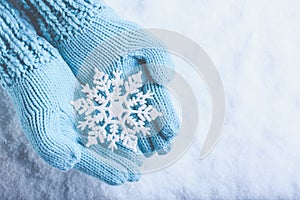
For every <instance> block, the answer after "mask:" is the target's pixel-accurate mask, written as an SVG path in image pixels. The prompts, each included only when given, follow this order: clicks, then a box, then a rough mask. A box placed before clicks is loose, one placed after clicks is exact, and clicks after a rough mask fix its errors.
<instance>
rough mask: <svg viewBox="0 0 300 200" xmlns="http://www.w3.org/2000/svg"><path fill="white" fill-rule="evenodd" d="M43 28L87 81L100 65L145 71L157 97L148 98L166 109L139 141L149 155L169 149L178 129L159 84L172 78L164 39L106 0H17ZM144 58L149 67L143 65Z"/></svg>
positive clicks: (128, 71)
mask: <svg viewBox="0 0 300 200" xmlns="http://www.w3.org/2000/svg"><path fill="white" fill-rule="evenodd" d="M17 2H18V6H19V7H21V8H22V9H23V10H25V12H27V13H28V16H29V17H30V18H31V20H32V23H33V24H34V26H35V27H36V29H37V30H38V32H39V34H41V35H42V36H44V37H45V38H46V39H47V40H48V41H49V42H50V43H51V44H53V45H54V46H55V47H56V48H57V49H58V50H59V52H60V54H61V55H62V57H63V58H64V59H65V60H66V62H67V63H68V65H69V66H70V67H71V70H72V71H73V73H74V74H75V76H76V77H77V78H78V79H79V80H80V81H81V82H82V83H88V82H90V81H91V80H92V75H93V72H94V69H95V68H98V69H100V70H101V71H104V72H105V73H108V74H109V73H112V72H113V71H116V70H121V71H122V72H123V74H124V75H125V76H126V77H127V76H129V75H132V74H133V73H136V71H137V69H140V70H141V71H142V72H143V79H144V81H145V82H150V84H151V85H150V86H145V87H144V89H149V90H151V92H154V93H155V100H154V101H149V102H148V103H149V104H151V105H153V106H154V107H156V108H158V110H160V111H161V112H162V113H163V117H161V118H159V119H158V120H157V121H156V122H155V123H153V124H149V126H151V127H152V132H151V137H141V138H140V139H139V141H138V144H139V147H140V149H141V150H142V151H143V152H144V153H145V155H147V156H150V155H152V154H153V152H156V151H157V152H158V153H160V154H165V153H167V152H168V151H169V150H170V141H171V139H173V138H174V136H175V135H176V133H177V132H178V129H179V120H178V117H177V114H176V113H175V111H174V108H173V106H172V102H171V100H170V96H169V93H168V92H167V91H166V89H165V88H164V87H163V86H161V85H159V84H164V83H167V82H168V81H170V79H171V78H172V75H173V73H172V70H170V69H171V68H172V67H173V63H172V61H171V59H170V57H169V55H168V52H167V51H166V49H165V48H164V47H163V45H162V44H161V43H160V42H159V41H158V40H156V39H155V38H154V37H153V36H151V35H150V34H149V33H147V32H146V31H144V30H142V29H141V28H140V27H139V26H137V25H136V24H134V23H131V22H128V21H124V20H122V19H120V18H119V17H118V16H117V15H116V13H114V11H113V10H112V9H111V8H109V7H107V6H106V5H105V4H104V3H103V2H102V1H97V3H95V2H94V1H93V0H59V1H53V0H18V1H17ZM141 63H144V64H145V65H146V67H145V66H144V67H141Z"/></svg>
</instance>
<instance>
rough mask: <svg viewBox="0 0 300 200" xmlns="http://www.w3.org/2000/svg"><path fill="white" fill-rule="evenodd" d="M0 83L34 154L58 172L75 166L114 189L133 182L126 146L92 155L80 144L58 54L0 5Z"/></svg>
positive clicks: (67, 76) (134, 164)
mask: <svg viewBox="0 0 300 200" xmlns="http://www.w3.org/2000/svg"><path fill="white" fill-rule="evenodd" d="M0 9H1V12H0V49H1V51H0V83H1V84H2V85H3V87H4V88H5V89H6V91H7V93H8V94H9V95H10V97H11V99H12V100H13V102H14V105H15V108H16V111H17V115H18V117H19V119H20V122H21V126H22V128H23V130H24V132H25V134H26V136H27V138H28V139H29V141H30V143H31V144H32V146H33V148H34V150H35V151H36V152H37V153H38V155H39V156H40V157H41V158H42V159H43V160H45V161H46V162H47V163H48V164H50V165H52V166H53V167H56V168H58V169H61V170H68V169H71V168H73V167H74V168H76V169H78V170H80V171H82V172H84V173H86V174H89V175H92V176H94V177H96V178H99V179H101V180H103V181H105V182H106V183H109V184H112V185H117V184H121V183H123V182H125V181H135V180H137V179H138V174H136V173H135V172H137V169H138V167H139V166H140V165H141V161H140V160H139V158H138V156H137V155H136V154H134V153H133V152H132V151H129V150H128V149H126V148H119V149H118V152H115V153H112V152H111V151H110V152H108V150H107V149H106V148H103V149H101V147H98V148H100V149H99V150H98V151H97V152H99V153H100V154H95V152H93V151H91V150H89V149H86V148H85V147H84V145H82V144H81V142H80V138H79V135H78V133H77V130H76V117H75V116H76V115H75V112H74V110H73V108H72V106H71V104H70V101H71V100H73V95H74V93H75V91H76V88H77V87H78V86H79V84H78V82H77V79H76V78H75V77H74V74H73V73H72V71H71V70H70V68H69V67H68V65H67V64H66V63H65V61H64V60H63V59H62V58H61V56H60V55H59V53H58V52H57V51H56V49H54V48H53V47H52V46H51V45H50V44H49V43H48V42H47V41H46V40H44V39H43V38H40V37H38V36H37V35H36V33H35V32H34V31H33V29H30V27H29V26H28V25H26V23H25V22H23V21H21V19H20V16H19V13H17V12H16V11H15V10H14V9H13V8H12V7H11V6H10V5H9V4H7V3H4V2H3V1H0Z"/></svg>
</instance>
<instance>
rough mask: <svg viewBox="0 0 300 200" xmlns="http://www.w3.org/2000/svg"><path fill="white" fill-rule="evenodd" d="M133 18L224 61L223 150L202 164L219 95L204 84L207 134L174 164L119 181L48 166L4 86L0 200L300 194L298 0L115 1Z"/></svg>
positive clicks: (202, 103)
mask: <svg viewBox="0 0 300 200" xmlns="http://www.w3.org/2000/svg"><path fill="white" fill-rule="evenodd" d="M107 3H108V4H109V5H111V6H112V7H113V8H115V9H116V10H117V12H118V13H119V14H120V15H121V16H122V17H124V18H126V19H128V20H132V21H135V22H137V23H139V24H141V25H143V26H144V27H156V28H157V27H158V28H165V29H170V30H174V31H177V32H179V33H182V34H185V35H186V36H188V37H190V38H192V39H193V40H195V41H196V42H197V43H198V44H199V45H201V46H202V47H203V48H204V49H205V50H206V51H207V53H208V54H209V56H210V57H211V58H212V60H213V61H214V62H215V64H216V66H217V68H218V70H219V73H220V74H221V77H222V80H223V83H224V87H225V92H226V98H227V102H226V106H227V111H226V119H225V124H224V128H223V135H222V137H221V139H220V141H219V143H218V144H217V146H216V148H215V149H214V151H213V152H212V154H210V156H209V157H207V158H206V159H204V160H199V159H198V156H199V153H200V145H201V143H202V142H203V136H204V135H205V134H206V132H207V129H208V127H209V120H210V119H209V117H210V116H211V110H210V108H209V106H210V99H209V95H208V92H207V90H206V88H205V87H204V85H203V84H200V86H199V94H200V95H202V98H201V100H199V107H200V110H201V111H202V113H201V118H200V119H201V127H200V130H199V131H200V133H199V135H200V137H198V139H197V140H196V141H195V143H194V144H193V146H192V147H191V149H190V150H189V151H188V152H187V153H186V154H185V155H184V157H182V158H181V159H180V160H179V161H178V162H176V163H175V164H174V165H172V166H171V167H168V168H166V169H164V170H161V171H159V172H156V173H152V174H147V175H144V176H143V177H142V178H141V180H140V181H139V182H138V183H126V184H124V185H122V186H118V187H112V186H109V185H106V184H104V183H102V182H100V181H98V180H96V179H94V178H92V177H88V176H86V175H84V174H81V173H79V172H77V171H75V170H71V171H68V172H62V171H59V170H56V169H54V168H52V167H50V166H48V165H47V164H45V163H44V162H43V161H42V160H41V159H40V158H38V156H37V155H36V154H35V153H34V151H33V149H32V148H31V146H30V144H29V143H28V141H27V139H26V137H25V136H24V134H23V133H22V131H21V129H20V127H19V125H18V121H17V118H16V114H15V112H14V109H13V107H12V103H11V101H10V100H9V98H8V97H7V95H5V93H4V91H3V90H2V89H1V90H0V96H1V98H0V199H1V200H2V199H3V200H5V199H13V200H15V199H29V200H30V199H232V198H238V199H241V198H243V199H279V198H281V199H299V198H300V172H299V167H300V147H299V142H300V128H299V124H300V117H299V111H300V81H299V75H300V69H299V67H300V56H299V52H300V45H299V44H300V37H299V35H300V27H299V24H300V12H299V6H300V3H299V1H296V0H294V1H292V0H286V1H279V0H227V1H224V0H210V1H207V0H198V1H196V0H185V1H179V0H164V1H159V0H141V1H137V0H131V1H122V0H110V1H108V0H107Z"/></svg>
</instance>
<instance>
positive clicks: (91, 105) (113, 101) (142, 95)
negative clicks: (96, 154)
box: [71, 69, 162, 152]
mask: <svg viewBox="0 0 300 200" xmlns="http://www.w3.org/2000/svg"><path fill="white" fill-rule="evenodd" d="M121 74H122V73H121V72H118V71H117V72H114V73H113V78H109V76H108V75H107V74H105V73H104V72H101V71H99V70H97V69H95V75H94V79H93V85H91V86H90V85H89V84H86V85H83V86H82V90H81V91H82V92H83V93H84V94H85V97H86V98H80V99H77V100H76V101H72V102H71V104H72V105H73V107H74V109H75V110H76V111H77V112H78V114H79V115H81V116H83V119H84V120H83V121H79V122H78V128H79V129H81V130H82V131H86V132H87V134H88V142H87V144H86V146H87V147H89V146H91V145H95V144H98V143H99V142H100V143H104V142H105V141H107V142H109V146H108V148H109V149H111V150H112V151H113V150H115V149H117V145H116V143H118V142H121V144H122V145H123V146H125V147H127V148H129V149H132V150H133V151H135V152H136V151H137V140H138V134H139V133H141V134H142V135H143V136H147V135H150V128H149V127H147V126H146V124H147V122H151V121H153V120H155V119H156V118H157V117H160V116H162V114H161V113H160V112H158V111H157V110H156V109H155V108H154V107H153V106H151V105H148V104H147V100H149V99H153V93H151V92H149V91H146V92H143V91H141V87H142V85H143V84H142V72H139V73H137V74H134V75H132V76H129V77H128V78H127V80H124V79H123V78H121Z"/></svg>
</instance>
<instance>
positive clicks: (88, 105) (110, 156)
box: [0, 0, 179, 185]
mask: <svg viewBox="0 0 300 200" xmlns="http://www.w3.org/2000/svg"><path fill="white" fill-rule="evenodd" d="M12 4H13V5H12ZM16 8H17V9H18V10H21V12H22V14H25V15H27V17H28V18H29V19H30V23H31V24H29V23H28V21H26V20H25V19H24V18H22V17H21V15H20V13H19V11H17V9H16ZM0 9H1V12H0V48H1V51H0V82H1V83H2V85H3V87H4V88H5V89H6V91H7V93H8V94H9V95H10V97H11V99H12V100H13V102H14V105H15V108H16V111H17V115H18V117H19V119H20V123H21V125H22V128H23V130H24V133H25V134H26V136H27V138H28V140H29V141H30V143H31V144H32V146H33V148H34V149H35V151H36V152H37V153H38V155H39V156H40V157H41V158H42V159H43V160H45V161H46V162H47V163H48V164H50V165H51V166H53V167H56V168H58V169H61V170H68V169H71V168H74V169H77V170H79V171H81V172H84V173H86V174H88V175H91V176H94V177H96V178H98V179H100V180H102V181H104V182H106V183H108V184H111V185H119V184H122V183H124V182H126V181H137V180H138V179H139V176H140V174H139V168H140V167H141V166H142V164H143V157H144V155H145V156H146V157H149V156H151V155H153V154H154V153H155V152H157V153H158V154H166V153H168V151H169V150H170V141H171V140H172V139H173V138H174V136H175V135H176V134H177V132H178V129H179V120H178V118H177V115H176V113H175V110H174V108H173V106H172V102H171V99H170V96H169V94H168V92H167V90H166V89H165V88H164V87H163V86H162V85H163V84H164V83H167V82H168V81H170V79H171V78H172V73H171V72H170V70H169V69H170V68H172V62H171V60H170V57H169V55H168V53H167V51H166V49H165V48H164V47H163V46H162V45H161V43H160V42H159V41H157V40H156V39H155V38H153V37H152V36H150V35H149V34H148V33H147V32H146V31H144V30H142V29H141V28H140V27H139V26H137V25H135V24H133V23H130V22H127V21H124V20H122V19H120V18H119V17H118V16H117V15H116V14H115V13H114V11H113V10H112V9H111V8H109V7H108V6H106V5H105V4H104V3H103V2H101V1H97V2H94V1H93V0H17V1H13V2H10V3H9V2H7V1H6V0H0ZM122 85H123V87H122ZM92 86H95V87H92ZM82 91H83V93H84V92H85V95H83V93H82ZM128 91H130V92H128ZM124 94H126V95H127V96H125V95H124ZM120 96H121V97H122V98H120ZM115 99H117V100H115ZM93 100H94V102H92V101H93ZM120 101H122V103H120ZM101 106H102V107H101ZM120 109H121V110H125V111H126V112H125V111H124V113H121V112H120ZM76 110H77V111H78V112H76ZM127 112H129V113H127ZM130 112H132V113H130ZM91 113H94V115H93V116H94V117H93V118H92V117H91V116H92V115H91ZM80 114H82V115H84V117H82V116H80ZM125 116H126V117H125ZM91 121H92V122H91ZM106 121H110V124H107V123H106ZM92 124H94V125H95V126H93V127H92ZM124 124H126V126H124ZM97 125H98V126H97ZM122 127H123V128H122ZM124 129H126V130H127V129H128V132H130V131H131V133H127V132H126V131H124ZM87 130H89V131H90V132H89V135H87V132H88V131H87ZM134 132H136V133H134ZM140 133H147V134H140ZM133 137H134V138H136V140H133V143H130V138H133ZM131 142H132V141H131ZM86 144H89V145H86ZM129 144H131V145H129ZM134 144H136V147H137V148H128V147H132V146H134Z"/></svg>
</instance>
